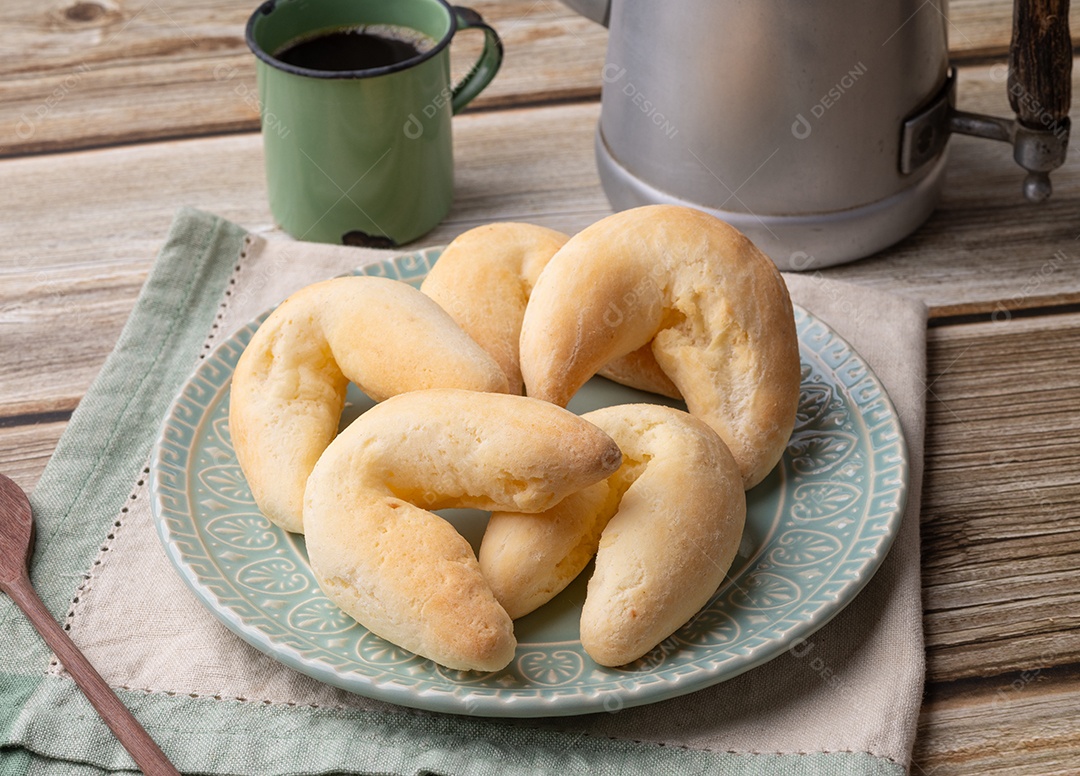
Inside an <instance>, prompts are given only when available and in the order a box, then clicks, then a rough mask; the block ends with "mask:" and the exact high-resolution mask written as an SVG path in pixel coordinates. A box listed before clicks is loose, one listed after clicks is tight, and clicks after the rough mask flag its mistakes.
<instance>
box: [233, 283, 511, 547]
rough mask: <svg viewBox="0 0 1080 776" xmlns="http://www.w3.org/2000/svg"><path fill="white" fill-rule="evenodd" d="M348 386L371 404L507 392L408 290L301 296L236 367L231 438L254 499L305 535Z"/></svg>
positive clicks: (463, 338)
mask: <svg viewBox="0 0 1080 776" xmlns="http://www.w3.org/2000/svg"><path fill="white" fill-rule="evenodd" d="M349 380H352V381H353V382H355V383H356V384H357V385H358V386H360V389H361V390H363V391H364V392H365V393H367V394H368V395H369V396H370V397H371V398H373V399H375V400H376V401H381V400H383V399H385V398H387V397H389V396H392V395H394V394H397V393H402V392H404V391H411V390H418V389H423V388H432V387H448V388H468V389H472V390H476V391H499V392H505V391H506V378H505V377H504V376H503V374H502V371H501V370H500V369H499V367H498V364H496V363H495V362H494V361H493V360H492V359H491V357H490V356H488V355H487V353H485V352H484V351H483V350H482V349H481V348H480V347H479V346H478V345H477V344H476V343H475V342H473V341H472V340H471V339H470V338H469V337H468V335H466V334H465V333H464V332H463V331H461V329H460V328H458V326H457V325H456V324H455V323H454V322H453V320H452V319H451V318H450V316H448V315H447V314H446V313H445V312H444V311H443V310H442V308H440V307H439V306H438V305H437V304H435V303H434V302H433V301H432V300H431V299H429V298H428V297H426V296H425V295H424V294H421V293H420V292H419V291H417V290H416V289H414V288H412V287H411V286H409V285H408V284H406V283H402V282H400V281H397V280H389V279H387V278H377V277H348V278H336V279H334V280H327V281H324V282H322V283H316V284H314V285H311V286H308V287H306V288H303V289H301V290H299V291H297V292H296V293H295V294H293V295H292V296H290V297H289V298H288V299H286V300H285V301H284V302H282V304H281V305H280V306H279V307H278V308H277V309H276V310H275V311H274V312H273V313H271V314H270V316H269V317H268V318H267V319H266V321H264V322H263V324H262V325H261V326H260V327H259V329H258V331H256V332H255V335H254V336H253V337H252V338H251V342H250V343H249V344H248V346H247V348H245V349H244V352H243V354H241V356H240V360H239V362H238V363H237V365H236V371H235V373H234V374H233V378H232V385H231V388H230V404H229V431H230V433H231V435H232V440H233V445H234V446H235V448H236V457H237V459H238V460H239V462H240V467H241V468H242V469H243V471H244V475H245V476H246V477H247V480H248V484H249V485H250V486H251V493H252V496H253V497H254V498H255V503H257V504H258V505H259V508H260V509H261V510H262V512H263V514H265V515H266V516H267V517H268V518H269V519H270V520H271V521H273V522H274V523H276V524H277V525H280V526H281V527H282V528H284V529H286V530H288V531H294V532H297V533H302V532H303V518H302V515H303V496H304V485H305V483H306V482H307V477H308V475H309V474H310V473H311V470H312V468H314V466H315V462H316V461H317V460H318V458H319V455H320V454H321V453H322V451H323V450H324V449H326V446H327V445H328V444H330V441H331V440H332V439H333V438H334V436H335V435H336V434H337V429H338V422H339V420H340V416H341V410H342V408H343V406H344V403H345V390H346V388H347V386H348V383H349Z"/></svg>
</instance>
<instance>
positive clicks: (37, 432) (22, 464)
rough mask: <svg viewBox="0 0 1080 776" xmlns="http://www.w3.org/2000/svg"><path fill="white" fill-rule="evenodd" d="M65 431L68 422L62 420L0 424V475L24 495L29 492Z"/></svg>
mask: <svg viewBox="0 0 1080 776" xmlns="http://www.w3.org/2000/svg"><path fill="white" fill-rule="evenodd" d="M65 428H67V421H63V420H62V421H53V422H48V421H45V422H38V423H28V424H25V425H16V426H12V425H0V474H4V475H6V476H8V477H10V478H11V479H13V480H14V481H15V483H16V484H17V485H18V486H19V487H20V488H22V489H23V490H25V491H26V492H27V493H29V492H31V491H32V490H33V489H34V486H35V485H37V481H38V480H39V479H40V478H41V473H42V472H43V471H44V470H45V464H47V463H48V462H49V457H50V456H51V455H52V453H53V450H55V449H56V443H57V442H59V441H60V435H61V434H63V433H64V429H65Z"/></svg>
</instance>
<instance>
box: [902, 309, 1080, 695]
mask: <svg viewBox="0 0 1080 776" xmlns="http://www.w3.org/2000/svg"><path fill="white" fill-rule="evenodd" d="M928 358H929V375H930V379H929V380H928V386H927V391H926V401H927V429H928V432H927V439H926V467H927V473H926V482H925V487H924V489H923V515H922V536H923V559H922V567H923V591H924V624H925V628H926V642H927V655H928V675H929V676H930V677H931V678H933V679H938V680H943V679H956V678H960V677H970V676H990V675H996V674H1001V673H1003V672H1006V671H1014V670H1022V669H1025V668H1027V667H1030V666H1032V665H1062V664H1066V663H1071V662H1078V661H1080V525H1077V523H1076V509H1077V507H1076V505H1077V504H1078V503H1080V414H1078V413H1077V411H1076V409H1077V407H1080V315H1077V314H1072V315H1055V316H1043V317H1038V318H1030V319H1012V320H1005V319H1003V320H1001V321H1000V322H989V323H979V324H972V325H963V326H946V327H941V328H935V329H931V330H930V332H929V356H928Z"/></svg>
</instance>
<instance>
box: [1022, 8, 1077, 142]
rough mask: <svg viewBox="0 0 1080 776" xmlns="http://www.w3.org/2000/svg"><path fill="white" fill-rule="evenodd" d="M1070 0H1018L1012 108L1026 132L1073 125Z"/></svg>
mask: <svg viewBox="0 0 1080 776" xmlns="http://www.w3.org/2000/svg"><path fill="white" fill-rule="evenodd" d="M1072 65H1073V52H1072V40H1071V39H1070V37H1069V0H1015V3H1014V5H1013V31H1012V42H1011V44H1010V46H1009V104H1010V105H1011V106H1012V109H1013V110H1014V111H1016V116H1017V119H1018V120H1019V121H1020V123H1021V124H1023V125H1024V126H1025V127H1029V128H1031V129H1046V128H1048V127H1050V126H1052V125H1053V124H1054V123H1055V122H1062V121H1068V120H1069V103H1070V99H1071V97H1072Z"/></svg>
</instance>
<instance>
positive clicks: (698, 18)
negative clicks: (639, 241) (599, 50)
mask: <svg viewBox="0 0 1080 776" xmlns="http://www.w3.org/2000/svg"><path fill="white" fill-rule="evenodd" d="M564 1H565V2H566V3H567V5H569V6H571V7H573V8H574V9H576V10H578V11H579V12H580V13H582V14H584V15H585V16H588V17H589V18H591V19H593V20H595V21H597V22H600V23H602V24H605V25H607V26H608V27H609V28H610V30H611V32H610V35H609V37H608V50H607V59H606V64H605V65H604V68H603V71H602V78H603V87H602V102H601V113H600V125H599V128H598V130H597V133H596V158H597V164H598V166H599V172H600V179H601V181H602V183H603V186H604V191H605V192H606V193H607V196H608V199H609V200H610V201H611V204H612V206H613V207H615V208H616V209H620V210H621V209H625V208H630V207H635V206H638V205H644V204H649V203H657V202H667V203H678V204H685V205H690V206H692V207H696V208H699V209H702V210H706V211H708V212H711V213H713V214H715V215H717V216H719V217H720V218H723V219H724V220H725V221H727V222H729V223H731V224H732V225H734V226H736V227H737V228H739V229H740V230H742V231H743V232H745V233H746V234H747V235H748V236H749V237H750V238H751V239H752V240H753V241H754V242H755V243H756V244H757V245H758V246H759V247H760V248H761V249H762V250H764V251H765V252H766V253H768V254H769V255H770V256H771V257H772V258H773V260H774V261H776V263H777V264H778V265H779V266H780V268H781V269H793V270H807V269H816V268H820V267H825V266H829V265H832V264H839V263H842V262H847V261H851V260H853V259H857V258H860V257H863V256H867V255H869V254H871V253H874V252H875V251H878V250H880V249H882V248H884V247H886V246H888V245H891V244H892V243H895V242H896V241H898V240H900V239H901V238H903V237H904V236H905V235H907V234H909V233H911V232H912V231H913V230H914V229H915V228H916V227H918V226H919V225H920V224H921V223H922V222H923V221H925V220H926V218H927V217H928V216H929V215H930V213H931V212H932V211H933V209H934V206H935V204H936V203H937V201H938V197H939V194H940V192H941V188H942V184H943V182H944V178H945V164H946V155H947V151H948V139H949V135H950V133H954V132H959V133H963V134H969V135H978V136H980V137H985V138H991V139H994V140H1000V141H1005V142H1008V143H1011V144H1012V145H1013V154H1014V157H1015V159H1016V161H1017V163H1018V164H1019V165H1020V166H1021V167H1023V168H1024V169H1025V170H1027V177H1026V179H1025V180H1024V184H1023V193H1024V196H1026V197H1027V199H1028V200H1031V201H1033V202H1038V201H1041V200H1044V199H1045V198H1046V197H1048V196H1049V195H1050V190H1051V189H1050V179H1049V175H1048V174H1049V172H1050V171H1051V170H1053V169H1055V168H1056V167H1058V166H1060V165H1061V164H1062V163H1063V162H1064V161H1065V153H1066V146H1067V144H1068V137H1069V118H1068V111H1069V100H1070V93H1071V71H1072V44H1071V41H1070V39H1069V26H1068V0H1016V6H1015V9H1014V19H1013V37H1012V46H1011V51H1010V62H1009V69H1008V79H1007V84H1006V85H1007V89H1008V95H1009V101H1010V105H1011V106H1012V109H1013V110H1014V111H1015V112H1016V114H1017V115H1016V117H1015V119H1014V118H1007V119H1006V118H998V117H993V116H981V115H975V114H970V113H964V112H961V111H958V110H956V108H955V107H954V105H955V99H954V95H955V77H954V74H953V71H952V68H950V66H949V55H948V48H947V42H946V28H947V26H948V22H947V20H946V16H945V7H944V6H945V0H876V1H875V2H867V0H829V1H828V2H825V1H824V0H810V1H807V2H786V1H785V0H754V1H753V2H750V1H748V0H666V2H658V1H657V0H564Z"/></svg>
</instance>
